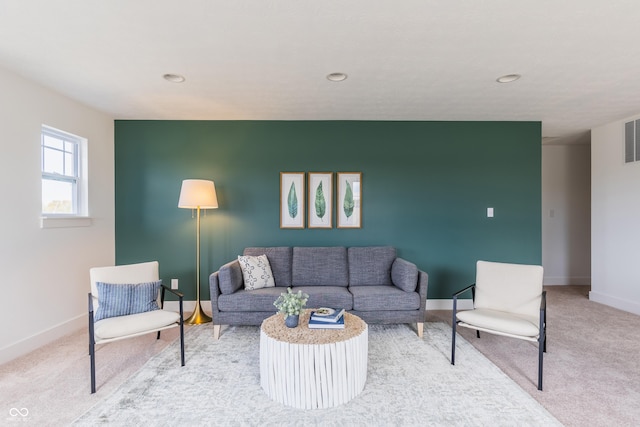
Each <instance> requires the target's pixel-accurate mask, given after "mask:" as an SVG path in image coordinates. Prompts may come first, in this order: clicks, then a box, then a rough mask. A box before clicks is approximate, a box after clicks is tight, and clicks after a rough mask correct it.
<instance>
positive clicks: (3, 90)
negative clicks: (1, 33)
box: [0, 69, 115, 363]
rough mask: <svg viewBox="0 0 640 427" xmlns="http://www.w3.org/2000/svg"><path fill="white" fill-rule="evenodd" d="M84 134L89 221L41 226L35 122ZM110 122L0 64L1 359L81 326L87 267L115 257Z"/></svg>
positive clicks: (83, 321) (38, 133) (112, 161)
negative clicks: (62, 225)
mask: <svg viewBox="0 0 640 427" xmlns="http://www.w3.org/2000/svg"><path fill="white" fill-rule="evenodd" d="M42 124H47V125H49V126H53V127H55V128H58V129H61V130H64V131H67V132H70V133H73V134H76V135H79V136H82V137H85V138H87V139H88V159H89V164H88V168H89V169H88V173H89V186H90V187H89V215H90V216H91V217H92V224H91V225H90V226H88V227H71V228H54V229H43V228H41V227H40V209H41V195H40V191H41V184H40V150H39V147H40V128H41V125H42ZM113 129H114V124H113V119H112V118H111V117H109V116H107V115H105V114H103V113H100V112H97V111H95V110H92V109H90V108H87V107H85V106H83V105H81V104H79V103H77V102H74V101H72V100H70V99H68V98H65V97H63V96H61V95H59V94H56V93H54V92H52V91H50V90H48V89H45V88H43V87H41V86H38V85H36V84H34V83H32V82H29V81H27V80H25V79H23V78H21V77H18V76H17V75H15V74H12V73H10V72H8V71H6V70H3V69H0V147H1V150H2V151H1V152H2V154H1V155H0V182H1V183H2V184H1V185H0V200H1V201H2V208H1V209H0V236H1V237H0V267H1V268H0V324H1V325H2V327H0V363H2V362H5V361H7V360H10V359H12V358H15V357H17V356H19V355H21V354H24V353H26V352H28V351H30V350H33V349H35V348H37V347H39V346H41V345H44V344H46V343H48V342H50V341H53V340H55V339H56V338H58V337H59V336H62V335H64V334H66V333H69V332H71V331H73V330H77V329H78V328H83V327H86V312H87V292H88V290H89V282H88V275H89V273H88V269H89V268H90V267H91V266H97V265H109V264H111V265H112V264H113V263H114V260H115V241H114V239H115V230H114V228H115V226H114V223H115V220H114V211H115V209H114V160H113V156H114V154H113V147H114V143H113V141H114V131H113Z"/></svg>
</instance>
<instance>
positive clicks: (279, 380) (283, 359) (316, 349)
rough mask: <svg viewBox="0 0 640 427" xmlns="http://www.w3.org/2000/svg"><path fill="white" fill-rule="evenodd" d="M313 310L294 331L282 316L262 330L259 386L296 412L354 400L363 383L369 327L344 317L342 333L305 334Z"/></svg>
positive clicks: (316, 331) (347, 315)
mask: <svg viewBox="0 0 640 427" xmlns="http://www.w3.org/2000/svg"><path fill="white" fill-rule="evenodd" d="M310 313H311V310H305V312H304V313H302V314H301V315H300V322H299V324H298V327H297V328H287V327H286V326H285V324H284V317H283V315H281V314H276V315H273V316H271V317H269V318H267V319H265V320H264V321H263V322H262V326H261V328H260V385H261V386H262V388H263V389H264V391H265V392H266V393H267V395H268V396H269V397H271V398H272V399H273V400H275V401H276V402H280V403H282V404H285V405H288V406H292V407H294V408H299V409H317V408H330V407H333V406H337V405H341V404H343V403H346V402H348V401H349V400H351V399H353V398H354V397H355V396H357V395H358V394H360V392H361V391H362V390H363V389H364V384H365V382H366V381H367V355H368V327H367V324H366V323H365V322H364V321H363V320H362V319H360V318H359V317H358V316H355V315H353V314H350V313H345V315H344V316H345V318H344V321H345V322H344V323H345V328H344V329H309V326H308V322H309V315H310Z"/></svg>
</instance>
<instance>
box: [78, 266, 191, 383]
mask: <svg viewBox="0 0 640 427" xmlns="http://www.w3.org/2000/svg"><path fill="white" fill-rule="evenodd" d="M89 275H90V280H91V292H90V293H89V295H88V297H89V298H88V299H89V355H90V356H91V393H95V392H96V369H95V346H96V344H106V343H109V342H112V341H116V340H121V339H126V338H133V337H137V336H140V335H144V334H148V333H151V332H157V334H158V335H157V338H158V339H159V338H160V331H163V330H165V329H169V328H175V327H179V328H180V358H181V363H182V366H184V325H183V320H182V319H183V309H182V298H183V296H182V294H181V293H180V292H177V291H175V290H172V289H170V288H168V287H166V286H164V285H161V284H160V282H159V274H158V262H157V261H152V262H145V263H139V264H129V265H119V266H111V267H95V268H92V269H90V272H89ZM165 290H166V291H169V292H171V293H173V294H175V295H176V296H177V297H178V300H179V306H180V312H179V313H176V312H173V311H167V310H163V309H162V307H163V305H164V294H165ZM101 304H102V306H101Z"/></svg>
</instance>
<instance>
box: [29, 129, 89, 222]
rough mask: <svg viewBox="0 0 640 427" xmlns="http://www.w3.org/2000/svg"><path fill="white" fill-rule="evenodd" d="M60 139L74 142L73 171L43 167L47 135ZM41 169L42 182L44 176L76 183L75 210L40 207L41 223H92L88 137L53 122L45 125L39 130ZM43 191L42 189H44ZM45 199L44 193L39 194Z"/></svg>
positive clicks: (74, 189)
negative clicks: (67, 130) (55, 125)
mask: <svg viewBox="0 0 640 427" xmlns="http://www.w3.org/2000/svg"><path fill="white" fill-rule="evenodd" d="M45 136H49V137H52V138H56V139H60V140H63V141H65V143H71V144H74V146H75V150H74V151H75V156H74V159H73V162H74V167H73V170H74V175H60V174H54V173H50V172H45V171H44V150H45V148H44V137H45ZM40 171H41V174H42V177H41V182H44V181H45V180H56V181H63V182H68V183H71V184H73V212H72V213H49V212H46V213H45V212H43V211H42V207H41V227H42V228H58V227H82V226H88V225H91V220H90V218H89V216H88V215H89V206H88V197H87V195H88V182H87V139H86V138H82V137H80V136H77V135H74V134H71V133H69V132H65V131H62V130H59V129H56V128H53V127H51V126H47V125H42V129H41V133H40ZM41 193H42V189H41ZM40 198H41V199H42V194H41V196H40Z"/></svg>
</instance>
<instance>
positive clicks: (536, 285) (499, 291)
mask: <svg viewBox="0 0 640 427" xmlns="http://www.w3.org/2000/svg"><path fill="white" fill-rule="evenodd" d="M543 276H544V271H543V268H542V266H539V265H526V264H508V263H502V262H488V261H478V263H477V266H476V300H475V304H474V307H475V308H484V309H489V310H495V311H504V312H509V313H515V314H519V315H522V316H525V317H526V316H531V317H538V314H539V312H540V299H541V298H542V280H543Z"/></svg>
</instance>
